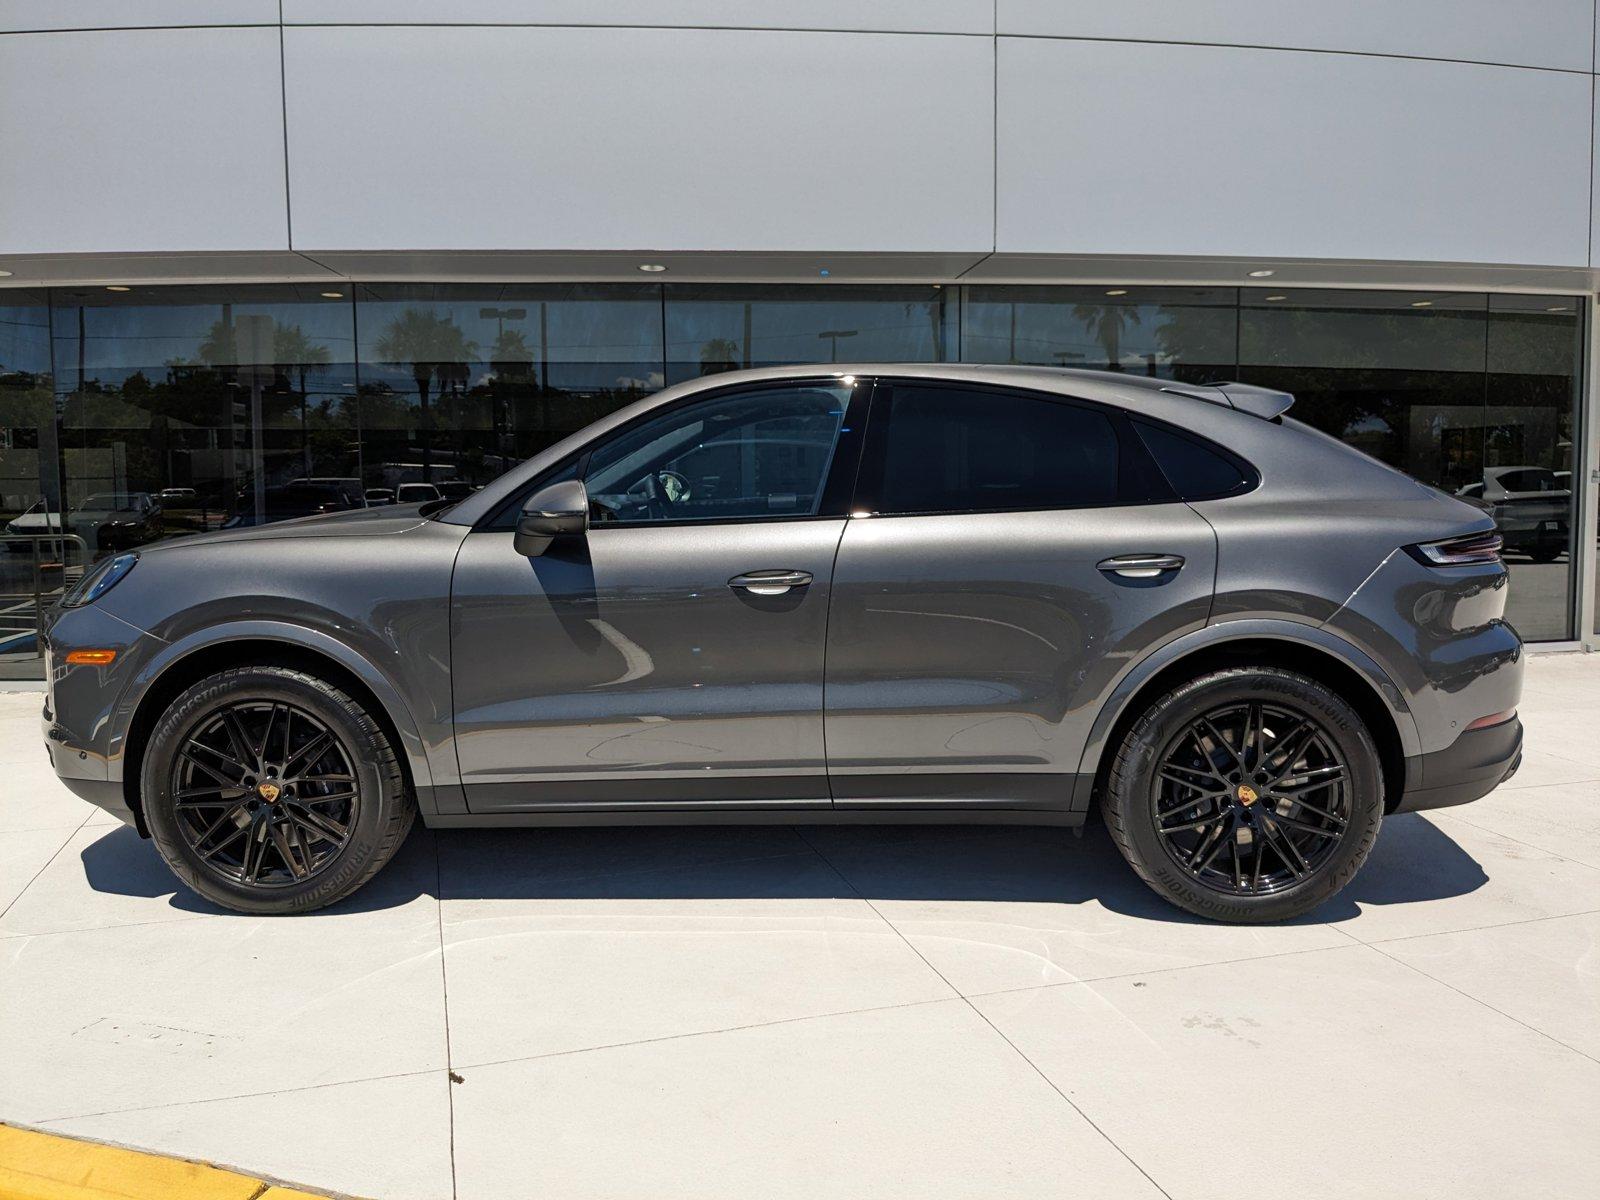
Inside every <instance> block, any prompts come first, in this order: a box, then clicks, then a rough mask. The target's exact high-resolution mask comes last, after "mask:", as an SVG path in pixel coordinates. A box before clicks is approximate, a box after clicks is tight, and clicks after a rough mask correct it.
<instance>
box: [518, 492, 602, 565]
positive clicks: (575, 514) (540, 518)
mask: <svg viewBox="0 0 1600 1200" xmlns="http://www.w3.org/2000/svg"><path fill="white" fill-rule="evenodd" d="M588 528H589V493H588V491H587V490H586V489H585V488H584V486H583V480H581V479H567V480H563V481H562V482H560V483H552V484H550V485H549V486H547V487H542V488H540V489H539V490H538V491H537V492H535V493H534V494H533V495H531V496H529V497H528V502H527V503H526V504H524V505H523V506H522V515H521V516H519V517H518V518H517V532H516V536H515V537H514V538H513V539H512V543H511V544H512V545H513V546H515V547H516V549H517V553H518V554H520V555H522V556H523V557H524V558H537V557H538V556H539V555H541V554H543V553H544V552H545V551H546V550H548V549H550V543H551V542H552V541H554V540H555V539H556V538H558V537H561V536H563V535H566V534H577V535H578V536H580V537H581V536H582V535H583V531H584V530H586V529H588Z"/></svg>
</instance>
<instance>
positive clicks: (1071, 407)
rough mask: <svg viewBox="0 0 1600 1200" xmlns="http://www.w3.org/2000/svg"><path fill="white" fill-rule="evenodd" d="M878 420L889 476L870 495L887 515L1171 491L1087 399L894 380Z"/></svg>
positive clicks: (1124, 499)
mask: <svg viewBox="0 0 1600 1200" xmlns="http://www.w3.org/2000/svg"><path fill="white" fill-rule="evenodd" d="M880 414H881V415H882V418H883V426H882V427H881V428H880V427H878V421H879V418H880ZM872 420H873V423H874V431H873V433H872V435H871V436H872V438H873V440H874V441H875V443H876V444H877V446H878V447H879V449H878V451H877V453H876V455H875V461H876V462H877V463H878V464H879V465H878V469H879V470H880V471H881V478H880V480H879V482H878V485H877V488H876V496H875V497H871V498H870V499H871V500H872V502H873V507H874V509H875V510H876V511H878V512H880V513H883V514H885V515H895V514H899V515H905V514H912V513H939V512H999V511H1005V510H1008V509H1009V510H1017V509H1052V508H1083V507H1090V506H1096V505H1107V504H1127V503H1139V502H1143V501H1146V500H1152V499H1161V498H1164V497H1163V496H1162V494H1161V493H1162V492H1163V490H1164V489H1163V488H1162V486H1161V484H1160V483H1159V481H1157V480H1156V479H1155V478H1154V472H1153V469H1152V468H1151V466H1150V464H1149V463H1148V460H1147V459H1146V458H1145V457H1144V456H1143V453H1142V450H1141V448H1139V447H1138V446H1136V445H1135V444H1133V439H1132V437H1131V435H1129V434H1128V433H1126V432H1125V430H1124V427H1123V426H1122V424H1121V423H1120V422H1119V421H1118V420H1116V419H1115V418H1113V417H1112V416H1111V415H1110V414H1108V413H1106V412H1105V411H1103V410H1100V409H1098V408H1093V407H1089V406H1087V405H1079V404H1072V403H1063V402H1061V401H1057V400H1054V399H1051V398H1048V397H1041V396H1033V395H1025V394H1020V393H1013V392H997V391H988V390H982V389H972V390H968V389H965V388H956V387H931V386H917V385H909V386H908V385H896V387H895V388H894V391H893V393H892V394H891V395H890V397H889V400H888V403H887V404H886V405H883V406H881V407H880V408H879V409H877V410H876V411H875V412H874V413H873V417H872Z"/></svg>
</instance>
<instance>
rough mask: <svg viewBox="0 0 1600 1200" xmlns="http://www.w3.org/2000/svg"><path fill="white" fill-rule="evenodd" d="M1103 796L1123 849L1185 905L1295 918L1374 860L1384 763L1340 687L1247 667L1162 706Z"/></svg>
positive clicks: (1237, 916) (1218, 914)
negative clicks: (1337, 689) (1334, 689)
mask: <svg viewBox="0 0 1600 1200" xmlns="http://www.w3.org/2000/svg"><path fill="white" fill-rule="evenodd" d="M1101 805H1102V810H1103V811H1104V813H1105V817H1106V824H1107V826H1108V827H1109V828H1110V830H1111V834H1112V836H1113V838H1114V839H1115V840H1116V842H1117V845H1118V847H1119V848H1120V849H1121V851H1122V853H1123V856H1124V857H1126V858H1127V860H1128V862H1129V863H1130V864H1131V865H1132V866H1133V868H1134V870H1135V871H1137V872H1138V874H1139V876H1140V878H1142V879H1143V880H1144V881H1145V882H1146V883H1147V884H1149V885H1150V886H1151V887H1152V888H1154V889H1155V890H1156V891H1157V892H1158V893H1160V894H1161V895H1162V896H1164V897H1165V898H1166V899H1168V900H1170V901H1171V902H1172V903H1174V904H1176V905H1178V906H1179V907H1181V908H1184V909H1187V910H1188V911H1190V912H1192V913H1196V914H1199V915H1200V916H1206V917H1213V918H1215V919H1218V920H1223V921H1275V920H1284V919H1287V918H1290V917H1295V916H1299V915H1300V914H1302V913H1305V912H1308V911H1310V910H1311V909H1313V908H1315V907H1316V906H1317V905H1319V904H1321V903H1323V902H1324V901H1326V900H1327V899H1329V898H1330V897H1331V896H1333V895H1334V894H1335V893H1336V892H1338V891H1339V890H1340V889H1341V888H1342V887H1344V885H1345V884H1346V883H1348V882H1349V881H1350V878H1351V877H1352V876H1353V875H1354V874H1355V873H1356V871H1357V870H1358V869H1359V868H1360V866H1361V864H1362V863H1363V862H1365V861H1366V858H1367V855H1368V854H1369V853H1370V852H1371V849H1372V845H1373V842H1374V841H1375V840H1376V838H1377V835H1378V826H1379V823H1380V821H1381V820H1382V816H1383V772H1382V768H1381V765H1380V763H1379V759H1378V753H1377V748H1376V747H1375V746H1374V744H1373V741H1372V736H1371V734H1370V733H1369V731H1368V730H1367V728H1366V726H1365V724H1364V723H1363V722H1362V720H1361V718H1360V716H1359V715H1358V714H1357V713H1356V712H1355V710H1354V709H1352V708H1351V707H1350V705H1349V704H1347V703H1346V702H1345V701H1344V700H1343V699H1342V698H1340V697H1339V696H1338V695H1336V694H1335V693H1334V692H1332V691H1331V690H1330V689H1328V688H1327V687H1324V686H1323V685H1322V684H1320V683H1317V682H1316V681H1314V680H1311V679H1308V678H1306V677H1304V676H1302V675H1297V674H1293V673H1291V672H1288V671H1281V670H1277V669H1274V668H1241V669H1233V670H1226V671H1218V672H1216V673H1214V674H1211V675H1206V676H1203V677H1201V678H1199V679H1195V680H1192V681H1190V682H1189V683H1186V684H1184V685H1182V686H1181V687H1179V688H1177V689H1175V690H1174V691H1172V692H1169V693H1168V694H1167V695H1165V696H1163V697H1161V698H1160V699H1159V700H1157V701H1156V702H1155V703H1154V704H1153V705H1151V707H1150V708H1149V710H1148V711H1147V712H1146V713H1145V714H1144V715H1143V717H1141V718H1140V720H1139V721H1138V722H1137V723H1136V724H1135V725H1134V727H1133V728H1132V729H1131V730H1130V731H1129V733H1128V735H1127V737H1126V738H1125V739H1124V741H1123V744H1122V746H1121V748H1120V749H1119V751H1118V754H1117V758H1116V760H1115V762H1114V764H1113V766H1112V769H1111V773H1110V777H1109V779H1108V781H1107V787H1106V791H1105V794H1104V796H1103V797H1102V801H1101Z"/></svg>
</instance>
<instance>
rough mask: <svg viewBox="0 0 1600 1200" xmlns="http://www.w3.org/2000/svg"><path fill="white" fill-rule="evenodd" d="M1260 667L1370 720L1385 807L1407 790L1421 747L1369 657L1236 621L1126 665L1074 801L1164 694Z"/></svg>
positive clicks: (1317, 634)
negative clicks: (1314, 688) (1315, 688)
mask: <svg viewBox="0 0 1600 1200" xmlns="http://www.w3.org/2000/svg"><path fill="white" fill-rule="evenodd" d="M1246 665H1259V666H1270V667H1279V668H1283V669H1286V670H1291V671H1295V672H1298V673H1299V674H1302V675H1305V676H1306V677H1307V678H1310V679H1314V680H1316V681H1317V682H1318V683H1321V684H1323V685H1324V686H1326V687H1328V688H1330V689H1331V690H1332V691H1334V692H1335V693H1336V694H1338V695H1339V696H1340V697H1342V698H1343V699H1344V700H1345V701H1346V702H1347V703H1349V704H1350V705H1351V707H1353V708H1354V709H1355V710H1356V712H1357V713H1358V714H1360V716H1361V718H1362V720H1363V721H1364V722H1365V723H1366V725H1367V728H1368V730H1369V731H1370V732H1371V734H1372V738H1373V741H1374V742H1375V743H1376V745H1377V748H1378V757H1379V761H1380V762H1381V764H1382V767H1383V782H1384V809H1385V811H1386V812H1387V811H1393V809H1394V807H1395V805H1397V804H1398V803H1399V802H1400V798H1401V796H1402V795H1404V793H1405V789H1406V784H1407V779H1406V759H1407V758H1408V757H1410V756H1413V755H1416V754H1418V753H1419V740H1418V736H1417V730H1416V724H1415V722H1414V721H1413V719H1412V716H1411V711H1410V708H1409V707H1408V706H1407V704H1406V702H1405V698H1404V695H1403V693H1402V692H1401V690H1400V689H1399V688H1398V687H1397V686H1396V685H1395V684H1394V682H1393V681H1392V680H1391V679H1390V678H1389V676H1388V674H1387V673H1386V672H1385V671H1384V670H1383V668H1382V667H1380V666H1379V665H1378V664H1377V663H1376V662H1374V661H1373V660H1372V659H1371V658H1370V657H1369V656H1368V655H1366V654H1365V653H1364V652H1363V651H1361V650H1360V649H1358V648H1357V647H1355V646H1353V645H1351V644H1350V643H1349V642H1346V641H1345V640H1344V639H1342V638H1340V637H1338V636H1337V635H1335V634H1331V633H1329V632H1328V631H1327V630H1325V629H1322V628H1319V627H1315V626H1309V625H1307V626H1300V625H1294V624H1292V623H1289V622H1275V621H1239V622H1227V623H1224V624H1222V625H1212V626H1207V627H1206V628H1205V629H1203V630H1199V631H1196V632H1195V633H1192V634H1189V635H1186V636H1185V637H1182V638H1178V639H1176V640H1175V641H1173V642H1169V643H1168V644H1167V645H1165V646H1163V647H1161V648H1160V649H1159V650H1157V651H1155V652H1154V653H1152V654H1151V655H1149V656H1148V657H1147V658H1145V659H1144V660H1143V661H1142V662H1140V663H1139V664H1138V665H1137V666H1135V667H1134V668H1133V669H1132V670H1130V671H1128V672H1127V674H1125V675H1124V676H1123V677H1122V679H1121V680H1120V681H1119V682H1118V684H1117V685H1116V687H1115V688H1113V690H1112V693H1111V695H1110V696H1109V697H1108V698H1107V699H1106V701H1105V703H1104V704H1103V705H1102V706H1101V710H1100V715H1099V716H1098V717H1097V718H1096V720H1095V723H1094V726H1093V728H1092V729H1091V731H1090V734H1089V739H1088V741H1087V743H1086V744H1085V746H1084V752H1083V758H1082V760H1081V762H1080V764H1079V767H1078V781H1079V783H1078V788H1077V789H1076V794H1075V795H1074V798H1073V807H1074V808H1076V809H1079V810H1086V809H1088V808H1089V806H1090V803H1091V800H1092V798H1093V797H1094V796H1096V795H1098V794H1099V792H1100V791H1101V790H1102V789H1103V788H1104V786H1105V782H1106V774H1107V772H1108V771H1109V770H1110V767H1111V762H1112V760H1113V759H1114V758H1115V757H1116V748H1117V747H1118V746H1119V745H1120V744H1121V742H1122V739H1123V737H1124V736H1125V735H1126V734H1127V732H1128V730H1129V729H1130V728H1131V727H1132V726H1133V724H1134V722H1135V721H1137V720H1138V718H1139V717H1140V716H1141V715H1142V714H1143V713H1144V712H1145V711H1146V710H1147V709H1148V708H1149V706H1150V705H1151V704H1152V703H1153V702H1154V701H1155V700H1156V699H1157V698H1158V697H1159V696H1161V695H1163V694H1165V693H1166V692H1168V691H1171V690H1172V689H1173V688H1175V687H1177V686H1178V685H1180V684H1182V683H1185V682H1187V681H1188V680H1190V679H1195V678H1198V677H1199V676H1201V675H1203V674H1206V673H1208V672H1210V671H1214V670H1219V669H1222V668H1225V667H1238V666H1246Z"/></svg>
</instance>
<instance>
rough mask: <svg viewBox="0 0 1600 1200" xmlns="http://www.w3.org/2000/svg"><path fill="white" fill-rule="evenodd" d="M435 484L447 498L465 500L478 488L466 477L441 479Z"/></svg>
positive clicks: (441, 494)
mask: <svg viewBox="0 0 1600 1200" xmlns="http://www.w3.org/2000/svg"><path fill="white" fill-rule="evenodd" d="M434 486H436V487H437V488H438V489H439V495H440V496H442V497H443V498H444V499H446V500H465V499H466V498H467V497H468V496H470V495H472V493H473V492H475V491H477V490H478V489H477V488H475V487H473V486H472V485H471V484H470V483H468V482H467V481H466V480H465V479H441V480H440V481H439V482H438V483H437V484H435V485H434Z"/></svg>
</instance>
